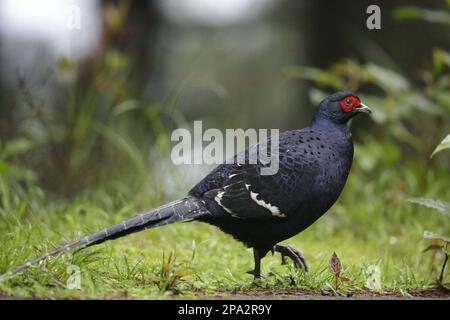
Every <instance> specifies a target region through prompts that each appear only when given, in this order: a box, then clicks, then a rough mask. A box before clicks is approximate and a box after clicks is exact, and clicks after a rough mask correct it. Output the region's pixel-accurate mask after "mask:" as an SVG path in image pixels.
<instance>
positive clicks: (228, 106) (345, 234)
mask: <svg viewBox="0 0 450 320" xmlns="http://www.w3.org/2000/svg"><path fill="white" fill-rule="evenodd" d="M370 4H377V5H379V6H380V8H381V29H380V30H369V29H367V27H366V19H367V18H368V17H369V15H368V14H367V13H366V8H367V7H368V6H369V5H370ZM71 6H72V7H71ZM73 6H75V7H73ZM67 8H71V9H73V8H78V9H80V11H79V12H80V17H81V20H80V21H81V24H80V28H79V29H77V28H75V29H71V28H69V27H68V26H67V25H66V24H67V19H68V18H70V17H71V16H70V13H68V11H67ZM70 12H73V11H70ZM449 36H450V1H444V0H432V1H431V0H429V1H426V2H424V1H401V0H399V1H377V3H372V2H371V1H355V0H343V1H325V0H318V1H305V0H302V1H293V0H280V1H268V0H259V1H258V0H241V1H237V0H229V1H222V2H220V3H219V2H218V1H212V0H185V1H176V0H166V1H120V0H119V1H105V0H104V1H100V0H97V1H83V0H78V1H69V0H67V1H55V0H46V1H40V2H39V3H35V2H33V1H26V0H20V1H13V0H11V1H9V0H8V1H6V0H3V1H2V2H1V4H0V53H1V54H0V75H1V77H0V232H2V234H1V236H0V237H1V238H2V243H4V247H3V248H2V249H1V255H0V271H1V272H4V271H6V270H8V269H9V268H10V267H12V266H13V265H16V264H18V263H21V262H23V260H24V259H26V258H30V257H33V256H35V255H36V254H37V253H38V252H41V251H45V249H49V248H51V247H53V246H54V245H57V244H62V243H61V242H64V241H63V240H67V239H66V237H67V238H68V239H74V238H76V237H77V236H80V235H81V234H82V233H83V232H85V231H87V230H89V231H95V229H96V228H101V227H103V226H106V225H108V224H109V223H112V222H115V221H118V220H120V219H121V218H124V217H127V216H130V215H132V214H133V213H134V212H135V211H138V210H143V209H148V208H150V207H153V206H157V205H160V204H162V203H164V202H165V201H168V200H172V199H174V198H175V197H179V196H182V195H183V194H184V193H185V192H186V191H187V190H188V189H190V188H191V187H192V186H193V185H194V183H195V182H196V181H198V180H200V179H201V178H202V177H203V176H204V174H205V173H207V172H208V171H209V170H210V169H211V167H208V166H203V165H202V166H200V165H191V166H182V167H179V166H175V165H173V164H172V163H171V161H170V148H171V141H170V134H171V132H172V131H173V130H174V129H176V128H179V127H186V128H190V127H191V126H192V123H193V121H194V120H202V121H203V128H204V129H206V128H213V127H215V128H220V129H224V128H279V129H280V130H281V131H284V130H290V129H295V128H301V127H304V126H306V125H307V124H308V122H309V120H310V116H311V113H312V111H313V109H314V106H315V105H317V103H318V102H319V101H320V100H321V99H322V98H323V97H325V96H326V95H328V94H329V93H332V92H334V91H337V90H342V89H346V90H350V91H353V92H355V93H356V94H357V95H358V96H360V97H361V99H362V100H363V101H364V102H365V103H366V104H367V105H369V106H370V107H371V108H372V109H373V111H374V112H373V117H372V118H371V119H370V118H368V117H360V118H358V119H357V121H354V123H352V129H353V133H354V137H355V144H356V150H355V161H354V164H353V168H352V172H351V174H350V178H349V181H348V183H347V186H346V188H345V190H344V193H343V195H342V197H341V199H340V201H339V203H338V204H337V205H336V206H334V207H333V208H332V209H331V210H330V213H329V214H328V215H327V216H326V217H325V218H323V221H322V220H320V221H319V222H318V223H316V225H314V226H313V228H312V229H311V231H307V232H306V234H305V236H304V237H303V238H302V235H300V236H298V237H296V239H297V238H298V241H299V246H300V247H302V249H304V251H305V252H306V253H307V252H308V250H314V251H315V252H316V253H317V252H318V253H317V254H318V255H316V256H312V255H311V257H315V258H313V260H314V259H316V263H317V264H318V265H321V264H323V263H326V261H327V260H326V259H327V257H325V256H328V255H329V251H330V250H332V249H333V250H336V251H338V250H341V251H344V252H345V253H347V256H348V260H350V261H351V262H352V263H355V264H356V265H358V263H359V262H361V263H362V262H363V261H364V263H365V262H366V261H367V259H368V260H370V261H375V260H376V261H378V260H377V259H380V261H381V260H383V262H382V263H387V264H390V265H392V264H394V266H398V267H399V268H400V269H402V268H403V267H405V266H407V268H408V270H412V271H411V272H412V275H413V277H414V279H415V280H414V281H412V282H411V281H410V278H408V277H409V276H408V277H407V278H408V279H409V280H405V279H403V278H402V276H401V275H399V274H397V273H395V272H393V273H392V274H393V276H392V277H391V278H389V279H388V280H386V281H387V283H388V284H387V287H389V288H397V287H400V288H403V287H414V286H416V287H418V286H426V285H429V284H431V283H433V281H434V280H435V279H436V277H437V273H438V272H439V266H440V264H439V261H442V260H443V259H444V258H443V257H444V256H443V255H442V254H439V252H437V253H431V254H430V253H423V252H422V250H423V249H424V248H425V246H426V243H427V242H426V243H424V240H422V234H423V231H424V230H428V229H432V230H433V231H436V232H438V233H440V234H449V233H450V230H449V229H450V225H449V223H448V219H446V217H445V216H440V215H436V214H434V213H430V211H429V210H428V209H425V208H422V207H419V206H415V205H413V204H411V203H408V202H407V201H406V199H407V198H409V197H428V198H434V199H443V200H446V199H447V200H449V199H450V188H449V185H450V171H449V169H450V163H449V153H446V152H445V151H443V152H441V153H439V154H437V155H436V156H434V157H433V158H430V155H431V153H432V151H433V150H434V148H435V147H436V145H437V144H439V142H441V141H442V140H443V139H444V137H445V136H446V135H447V134H449V133H450V123H449V120H450V52H449V49H450V37H449ZM86 212H88V213H86ZM94 217H96V218H94ZM27 226H28V227H27ZM36 226H39V228H38V229H39V230H40V231H39V232H38V231H36V230H37V227H36ZM42 228H43V229H42ZM170 228H172V227H166V228H165V229H158V230H155V231H154V233H155V234H156V235H155V237H159V238H157V239H159V240H161V239H165V241H163V242H164V245H161V243H158V242H155V239H153V241H150V240H152V239H150V240H149V241H150V242H151V243H152V244H153V245H154V246H155V247H158V246H160V247H165V248H166V250H172V249H173V247H172V246H171V245H170V243H172V244H174V243H177V242H183V241H186V243H188V246H189V244H190V241H192V239H191V238H190V236H192V237H193V238H196V237H199V238H198V239H197V240H198V241H208V239H211V238H214V237H222V235H219V232H216V231H215V229H212V228H210V227H207V226H204V227H203V226H202V227H198V229H195V227H192V226H190V227H185V226H182V227H174V228H175V229H173V230H179V231H180V230H181V231H180V233H177V232H176V231H167V230H168V229H170ZM177 228H178V229H177ZM185 228H191V229H185ZM194 229H195V230H199V231H198V232H199V233H198V234H196V232H197V231H194ZM55 230H59V231H58V232H59V233H58V232H56V231H55ZM64 230H66V231H64ZM67 230H69V231H67ZM164 230H166V231H164ZM186 230H189V231H186ZM52 232H56V234H53V233H52ZM165 232H167V234H168V236H167V235H166V234H165ZM170 232H172V236H171V233H170ZM308 232H309V233H308ZM150 233H151V232H150ZM180 235H181V236H182V238H180ZM166 236H167V238H166ZM133 237H134V236H133ZM49 238H50V239H52V241H53V242H51V243H49V242H46V241H47V240H48V239H49ZM132 239H141V240H142V238H132ZM226 239H228V238H226ZM302 239H305V240H304V241H305V242H306V244H305V245H303V244H302V243H304V242H302ZM119 241H121V240H119ZM227 241H228V240H227ZM229 241H232V240H231V239H229ZM296 241H297V240H296ZM44 244H45V245H44ZM174 245H175V244H174ZM217 245H218V246H219V247H218V248H217V247H216V249H215V250H216V251H215V252H216V255H217V256H218V258H217V259H219V258H220V256H221V252H222V250H225V249H224V248H222V247H220V241H219V243H218V244H217ZM233 245H234V244H233ZM133 246H136V244H135V243H134V244H130V247H133ZM352 246H354V250H353V249H352ZM344 247H345V248H346V249H344ZM236 248H238V249H236ZM242 248H243V247H240V246H239V245H236V247H232V248H228V249H227V250H229V252H228V254H230V255H232V252H235V251H234V250H243V249H242ZM321 250H322V251H321ZM365 252H370V253H369V257H368V258H367V259H366V260H364V258H363V254H364V253H365ZM159 253H160V252H159V251H158V252H157V253H154V255H155V256H157V255H159ZM319 253H321V254H322V253H323V255H320V254H319ZM118 254H120V253H118ZM186 254H187V255H188V256H189V255H190V253H186ZM226 254H227V253H223V255H224V256H226ZM246 254H247V255H248V256H250V253H246ZM248 259H249V260H248V261H250V257H249V258H248ZM371 259H372V260H371ZM405 259H406V261H405ZM436 260H438V261H437V262H436ZM218 261H219V260H218ZM245 261H246V260H245ZM148 263H149V264H150V265H151V263H152V262H151V261H149V262H148ZM153 263H154V261H153ZM313 263H314V262H313ZM344 263H345V259H344ZM385 267H386V268H388V267H387V266H386V265H385ZM205 268H206V267H205ZM230 268H233V272H238V271H242V270H239V269H242V268H243V267H242V266H235V265H233V267H230ZM202 269H203V268H202ZM194 270H195V267H194ZM383 270H385V269H383ZM389 270H390V269H389ZM402 270H403V269H402ZM415 270H416V271H417V274H416V273H415V272H416V271H415ZM54 272H62V271H61V270H59V271H54ZM194 272H195V271H194ZM197 272H200V271H197ZM408 272H409V271H408ZM408 272H406V273H407V274H409V273H408ZM28 276H29V277H31V278H33V277H38V276H33V275H28ZM209 276H211V275H209ZM217 277H219V279H221V278H220V277H221V275H220V273H219V275H217ZM355 277H356V276H355ZM416 278H417V279H419V280H417V279H416ZM26 279H28V280H23V279H22V280H20V281H24V282H20V281H19V280H11V282H10V283H8V284H7V285H6V287H4V288H3V291H6V292H13V293H14V292H16V291H14V290H15V289H11V288H23V287H24V286H25V287H26V286H30V283H29V282H27V281H30V279H29V278H26ZM33 279H35V282H33V283H34V285H36V283H38V284H39V285H41V286H43V287H44V288H47V289H48V281H50V280H48V279H47V280H42V279H41V278H39V279H40V280H36V278H33ZM205 279H209V278H208V276H205ZM396 279H397V280H398V281H397V280H396ZM402 279H403V280H402ZM238 280H239V281H240V280H242V278H238ZM238 280H236V282H232V284H228V285H224V286H225V287H226V288H233V287H234V286H236V283H237V282H239V281H238ZM14 281H19V282H14ZM46 281H47V282H46ZM208 281H209V280H208ZM208 281H206V280H205V282H204V283H212V282H214V281H212V280H211V281H209V282H208ZM355 281H356V280H355ZM361 281H362V280H361ZM356 282H357V281H356ZM362 282H363V281H362ZM276 284H277V283H275V285H276ZM133 285H134V286H136V285H137V284H136V283H133ZM278 285H279V283H278ZM56 286H58V285H56ZM317 286H318V284H315V283H312V284H310V287H312V288H317ZM205 287H207V285H204V286H203V287H202V285H199V288H200V289H201V290H203V289H204V288H205ZM196 288H197V287H196ZM213 288H215V289H214V290H216V289H217V287H213ZM0 289H1V287H0ZM97 289H98V288H97ZM191 289H192V288H191ZM197 289H198V288H197ZM10 290H12V291H10ZM92 290H94V289H92ZM26 292H27V293H28V294H29V293H30V292H36V291H33V290H31V291H26ZM42 292H46V291H45V290H44V291H42ZM42 292H41V294H43V293H42ZM93 292H94V293H91V294H92V295H96V293H95V292H96V291H95V290H94V291H93ZM22 293H23V292H22Z"/></svg>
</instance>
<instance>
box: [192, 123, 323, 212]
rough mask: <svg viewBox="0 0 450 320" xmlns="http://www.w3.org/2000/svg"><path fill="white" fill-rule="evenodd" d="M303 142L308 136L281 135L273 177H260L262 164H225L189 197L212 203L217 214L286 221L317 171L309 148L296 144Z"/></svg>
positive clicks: (249, 151)
mask: <svg viewBox="0 0 450 320" xmlns="http://www.w3.org/2000/svg"><path fill="white" fill-rule="evenodd" d="M302 139H303V140H305V141H308V140H306V139H309V132H305V131H303V130H302V131H300V130H298V131H291V132H285V133H282V134H281V135H280V145H279V168H278V171H277V172H276V173H275V174H272V175H263V174H261V168H262V167H264V165H262V164H261V163H257V164H248V163H245V162H244V163H242V162H240V161H237V162H234V163H232V164H227V163H225V164H222V165H220V166H218V167H217V168H216V169H215V170H213V171H212V172H211V173H210V174H209V175H207V176H206V177H205V178H204V179H203V180H202V181H200V182H199V183H198V184H197V185H196V186H195V187H194V188H193V189H192V190H191V192H190V193H191V194H193V195H195V196H197V197H201V198H204V199H205V200H206V202H215V205H214V206H215V207H219V208H220V209H219V211H220V212H219V214H221V213H222V214H229V215H232V216H234V217H238V218H242V219H282V218H286V217H289V215H290V214H292V211H293V210H295V209H296V208H297V207H298V206H299V204H300V203H302V201H305V199H306V197H307V194H308V193H309V191H310V190H309V189H308V188H309V187H310V186H312V185H313V184H314V179H315V176H316V171H317V169H318V167H317V165H316V162H315V161H316V160H315V158H314V156H312V154H311V153H310V152H309V147H308V144H307V143H298V144H295V142H296V141H299V140H302ZM256 150H258V148H257V146H256V145H253V146H251V147H249V149H247V150H246V151H245V153H244V155H245V157H247V156H251V155H252V154H253V153H255V152H257V151H256ZM236 157H239V155H237V156H235V159H236ZM240 163H242V164H240Z"/></svg>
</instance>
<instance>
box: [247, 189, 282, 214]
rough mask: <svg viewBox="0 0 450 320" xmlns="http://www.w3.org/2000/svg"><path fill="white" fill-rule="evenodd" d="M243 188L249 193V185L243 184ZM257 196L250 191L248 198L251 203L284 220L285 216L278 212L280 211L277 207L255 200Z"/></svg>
mask: <svg viewBox="0 0 450 320" xmlns="http://www.w3.org/2000/svg"><path fill="white" fill-rule="evenodd" d="M245 188H246V189H247V190H248V191H250V185H249V184H245ZM257 196H258V194H257V193H256V192H252V191H250V198H252V200H253V201H255V202H256V203H257V204H258V205H260V206H261V207H264V208H266V209H268V210H269V211H270V212H271V213H272V215H273V216H274V217H280V218H285V217H286V215H285V214H283V213H281V212H280V209H278V207H276V206H273V205H271V204H270V203H267V202H265V201H264V200H258V198H257Z"/></svg>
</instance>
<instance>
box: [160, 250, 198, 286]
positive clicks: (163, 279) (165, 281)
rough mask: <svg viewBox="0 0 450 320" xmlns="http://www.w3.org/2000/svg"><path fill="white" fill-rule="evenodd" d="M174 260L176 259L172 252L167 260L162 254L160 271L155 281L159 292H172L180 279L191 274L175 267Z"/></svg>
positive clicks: (187, 270) (184, 269)
mask: <svg viewBox="0 0 450 320" xmlns="http://www.w3.org/2000/svg"><path fill="white" fill-rule="evenodd" d="M175 260H176V258H175V256H174V254H173V253H172V252H171V253H170V254H169V256H168V257H167V260H166V259H165V256H164V254H163V260H162V265H161V271H160V274H159V276H158V277H156V279H155V282H156V283H157V284H158V287H159V289H160V291H161V292H165V291H170V290H174V289H175V286H176V283H177V282H178V281H179V280H180V279H181V278H183V277H186V276H189V275H191V274H192V271H191V270H189V269H186V268H183V267H180V266H177V265H176V264H175Z"/></svg>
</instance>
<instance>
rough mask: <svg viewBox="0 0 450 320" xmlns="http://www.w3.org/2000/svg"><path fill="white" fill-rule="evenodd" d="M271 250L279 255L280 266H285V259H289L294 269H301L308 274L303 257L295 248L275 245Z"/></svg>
mask: <svg viewBox="0 0 450 320" xmlns="http://www.w3.org/2000/svg"><path fill="white" fill-rule="evenodd" d="M273 250H274V251H276V252H279V253H281V264H283V265H284V264H286V257H289V258H290V259H291V260H292V261H293V262H294V266H295V267H296V268H300V269H303V270H304V271H305V272H308V269H309V268H308V265H307V264H306V260H305V258H304V257H303V255H302V254H301V253H300V251H298V250H297V249H295V248H292V247H290V246H282V245H278V244H277V245H275V246H274V247H273Z"/></svg>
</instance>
